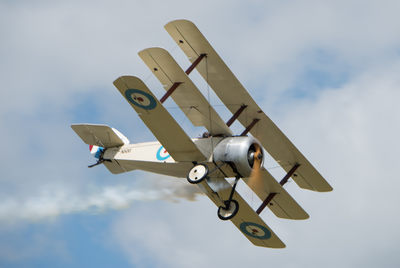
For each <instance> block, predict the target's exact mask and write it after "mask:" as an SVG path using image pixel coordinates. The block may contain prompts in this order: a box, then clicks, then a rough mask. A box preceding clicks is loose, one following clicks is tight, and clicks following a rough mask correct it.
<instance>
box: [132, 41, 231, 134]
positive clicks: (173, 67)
mask: <svg viewBox="0 0 400 268" xmlns="http://www.w3.org/2000/svg"><path fill="white" fill-rule="evenodd" d="M139 56H140V58H142V60H143V61H144V62H145V63H146V65H147V66H148V67H149V69H150V70H151V71H152V72H153V73H154V75H155V76H156V77H157V78H158V80H160V82H161V84H162V85H163V86H164V88H165V90H168V89H169V88H171V87H172V85H174V83H180V84H179V86H178V88H177V89H176V90H175V91H174V92H173V93H172V95H171V97H172V98H173V99H174V101H175V102H176V104H177V105H178V106H179V107H180V108H181V110H182V111H183V112H184V113H185V114H186V116H187V117H188V118H189V119H190V121H191V122H192V123H193V125H195V126H205V127H206V128H207V130H208V132H210V134H211V135H213V136H215V135H221V134H222V135H224V136H232V131H231V130H230V129H229V127H228V126H227V125H226V124H225V122H224V121H222V119H221V117H220V116H219V115H218V114H217V113H216V112H215V110H214V108H212V107H211V106H210V104H209V103H208V101H207V100H206V98H204V96H203V94H201V92H200V91H199V90H198V89H197V87H196V86H195V85H194V84H193V82H192V80H190V78H189V77H188V76H187V74H186V73H185V72H184V71H183V70H182V68H181V67H180V66H179V65H178V63H177V62H176V61H175V60H174V59H173V58H172V56H171V55H170V54H169V53H168V51H166V50H165V49H162V48H158V47H154V48H147V49H145V50H142V51H140V52H139Z"/></svg>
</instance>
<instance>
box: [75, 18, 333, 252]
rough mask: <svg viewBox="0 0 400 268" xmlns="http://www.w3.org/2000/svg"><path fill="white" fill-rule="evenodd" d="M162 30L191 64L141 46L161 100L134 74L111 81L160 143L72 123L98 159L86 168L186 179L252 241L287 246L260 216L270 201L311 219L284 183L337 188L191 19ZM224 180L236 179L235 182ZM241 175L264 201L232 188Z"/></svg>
mask: <svg viewBox="0 0 400 268" xmlns="http://www.w3.org/2000/svg"><path fill="white" fill-rule="evenodd" d="M165 29H166V30H167V32H168V33H169V34H170V35H171V37H172V38H173V39H174V41H175V42H176V43H177V44H178V46H179V47H180V48H181V49H182V50H183V52H184V53H185V54H186V55H187V57H188V58H189V60H190V62H191V63H192V64H191V66H190V67H189V68H188V69H187V70H186V71H183V70H182V69H181V67H180V66H179V65H178V64H177V62H176V61H175V60H174V59H173V58H172V56H171V55H170V54H169V53H168V52H167V51H166V50H164V49H162V48H158V47H155V48H148V49H145V50H143V51H141V52H139V56H140V57H141V59H142V60H143V61H144V62H145V64H146V65H147V66H148V67H149V68H150V70H151V71H152V72H153V74H154V75H155V76H156V77H157V78H158V79H159V80H160V82H161V84H162V85H163V86H164V88H165V89H166V93H165V95H164V96H163V97H162V98H161V99H160V100H157V98H156V97H155V96H154V95H153V93H152V92H151V91H150V90H149V89H148V88H147V86H146V85H145V84H144V83H143V82H142V81H141V80H140V79H139V78H137V77H134V76H121V77H119V78H118V79H117V80H115V81H114V85H115V86H116V88H117V89H118V90H119V92H120V93H121V94H122V96H124V97H125V99H126V100H127V101H128V102H129V104H130V105H131V106H132V107H133V109H135V111H136V112H137V113H138V115H139V117H140V118H141V119H142V120H143V122H144V123H145V124H146V126H147V127H148V128H149V129H150V130H151V132H152V133H153V134H154V136H155V137H156V138H157V140H158V141H157V142H148V143H140V144H130V143H129V140H128V139H127V138H126V137H125V136H124V135H123V134H121V133H120V132H119V131H117V130H116V129H114V128H110V127H108V126H105V125H93V124H76V125H72V126H71V127H72V129H73V130H74V131H75V132H76V133H77V134H78V135H79V136H80V137H81V138H82V140H83V141H84V142H85V143H87V144H89V146H90V150H91V152H92V153H93V154H94V155H95V157H96V158H98V161H97V163H96V164H94V165H91V166H89V167H93V166H95V165H99V164H104V165H105V166H106V167H107V168H108V170H109V171H110V172H111V173H114V174H118V173H122V172H127V171H131V170H135V169H140V170H145V171H149V172H154V173H158V174H163V175H168V176H175V177H186V178H187V180H188V181H189V183H192V184H197V185H198V186H199V187H200V189H201V191H202V192H204V193H205V194H206V195H207V196H208V197H209V198H210V199H211V201H212V202H214V203H215V204H216V205H217V206H218V217H219V218H220V219H222V220H231V221H232V222H233V224H234V225H235V226H236V227H237V228H239V230H240V231H241V232H242V233H243V234H244V235H245V236H246V237H247V239H249V240H250V241H251V242H252V243H253V244H254V245H257V246H262V247H271V248H283V247H285V244H284V243H283V242H282V241H281V240H280V239H279V238H278V236H277V235H276V234H275V233H274V232H273V231H272V230H271V228H269V227H268V225H267V224H266V223H265V222H264V221H263V220H262V219H261V218H260V216H259V214H260V213H261V211H262V210H263V209H264V208H265V207H266V206H268V207H269V209H271V211H272V212H273V213H274V214H275V215H276V216H277V217H280V218H285V219H295V220H300V219H307V218H308V217H309V216H308V214H307V212H305V211H304V210H303V208H302V207H301V206H300V205H299V204H298V203H297V202H296V201H295V200H294V199H293V198H292V197H291V196H290V195H289V194H288V193H287V192H286V190H285V189H284V188H283V187H282V186H283V185H284V184H285V183H286V182H287V181H288V179H289V178H293V180H294V181H295V182H296V183H297V185H298V186H299V187H301V188H304V189H308V190H312V191H318V192H326V191H331V190H332V187H331V186H330V185H329V184H328V182H327V181H326V180H325V179H324V178H323V177H322V176H321V175H320V173H319V172H318V171H317V170H316V169H315V168H314V167H313V166H312V165H311V163H310V162H309V161H308V160H307V159H306V158H305V157H304V156H303V155H302V153H300V151H299V150H298V149H297V148H296V147H295V146H294V145H293V144H292V143H291V142H290V141H289V139H288V138H287V137H286V136H285V135H284V134H283V133H282V132H281V131H280V130H279V128H278V127H277V126H276V125H275V124H274V123H273V122H272V121H271V119H270V118H269V117H268V116H267V115H265V114H264V112H263V111H262V110H261V109H260V107H259V106H258V105H257V104H256V103H255V101H254V100H253V99H252V98H251V97H250V95H249V94H248V92H247V91H246V90H245V89H244V87H243V86H242V84H241V83H240V82H239V81H238V79H237V78H236V77H235V76H234V74H233V73H232V72H231V71H230V69H229V68H228V67H227V66H226V64H225V63H224V62H223V60H222V59H221V58H220V56H219V55H218V54H217V53H216V52H215V50H214V49H213V48H212V47H211V45H210V44H209V42H208V41H207V39H206V38H205V37H204V36H203V34H202V33H201V32H200V31H199V30H198V28H197V27H196V26H195V25H194V24H193V23H192V22H190V21H187V20H175V21H172V22H169V23H168V24H167V25H166V26H165ZM194 69H197V71H198V72H199V73H200V75H201V76H202V77H203V78H204V79H205V80H206V81H207V83H208V84H209V85H210V87H211V88H212V89H213V90H214V91H215V93H216V94H217V96H218V97H219V98H220V99H221V101H222V102H223V103H224V104H225V106H226V107H227V108H228V109H229V110H230V111H231V112H232V117H231V118H230V119H229V120H228V121H227V122H226V123H225V122H224V121H223V120H222V119H221V117H220V116H219V115H218V114H217V113H216V111H215V110H214V109H213V107H211V105H210V104H209V102H208V101H207V100H206V98H205V97H204V96H203V95H202V93H201V92H200V91H199V90H198V88H197V87H196V86H195V84H194V83H193V82H192V81H191V80H190V78H189V76H188V75H189V73H190V72H191V71H192V70H194ZM169 97H172V98H173V100H174V101H175V102H176V104H177V105H178V106H179V107H180V108H181V109H182V111H183V112H184V113H185V115H186V116H187V117H188V118H189V120H190V121H191V122H192V123H193V125H195V126H204V127H205V128H206V129H207V132H206V133H205V134H204V135H203V137H202V138H195V139H191V138H189V137H188V135H187V134H186V133H185V132H184V130H183V129H182V128H181V127H180V125H179V124H178V123H177V122H176V121H175V120H174V118H173V117H172V116H171V115H170V113H169V112H168V111H167V110H166V109H165V108H164V106H163V104H162V103H163V102H164V101H165V100H166V99H167V98H169ZM235 120H238V121H239V122H240V123H241V124H242V125H243V126H244V127H245V129H244V130H243V132H242V133H241V134H240V135H234V134H233V133H232V131H231V129H230V126H231V125H232V123H233V122H234V121H235ZM249 133H250V134H251V136H249V135H248V134H249ZM263 148H265V150H266V151H267V152H268V153H269V154H270V155H271V156H272V157H273V158H274V159H275V160H276V161H277V162H278V163H279V164H280V165H281V166H282V168H283V169H284V170H285V171H286V172H287V174H286V176H284V178H283V179H282V180H281V181H280V182H277V181H276V180H275V178H274V177H273V176H272V175H271V174H270V173H269V172H268V171H267V170H266V169H265V168H264V167H263V161H264V158H265V156H264V154H265V153H264V149H263ZM226 178H235V181H234V183H233V185H231V184H230V183H229V182H228V181H227V180H226ZM239 179H243V181H244V182H245V183H247V184H248V186H249V187H250V188H251V189H252V190H253V191H254V192H255V194H256V195H257V196H258V197H259V198H260V199H261V200H263V202H262V204H261V206H260V207H259V208H258V209H257V210H256V211H254V210H253V209H252V208H251V207H250V206H249V205H248V204H247V202H246V201H245V200H244V199H243V198H242V197H241V196H240V195H239V193H238V192H237V191H235V188H236V185H237V183H238V181H239Z"/></svg>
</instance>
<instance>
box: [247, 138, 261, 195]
mask: <svg viewBox="0 0 400 268" xmlns="http://www.w3.org/2000/svg"><path fill="white" fill-rule="evenodd" d="M248 158H249V163H250V165H252V170H251V174H250V177H249V179H248V185H249V186H250V188H252V189H259V188H262V187H264V185H263V181H262V179H261V164H262V159H263V154H262V150H261V146H260V145H258V144H256V143H255V144H254V149H253V148H252V149H250V150H249V155H248Z"/></svg>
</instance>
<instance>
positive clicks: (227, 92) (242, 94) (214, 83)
mask: <svg viewBox="0 0 400 268" xmlns="http://www.w3.org/2000/svg"><path fill="white" fill-rule="evenodd" d="M165 29H166V30H167V32H168V33H169V34H170V35H171V37H172V38H173V39H174V40H175V42H176V43H177V44H178V45H179V47H180V48H181V49H182V50H183V51H184V52H185V54H186V55H187V56H188V58H189V60H190V61H192V62H193V61H194V60H196V59H197V57H198V56H199V55H201V54H207V61H201V62H200V63H199V64H198V65H197V67H196V69H197V70H198V71H199V73H200V74H201V75H202V76H203V78H204V79H206V81H207V82H208V83H209V84H210V86H211V87H212V88H213V89H214V91H215V93H216V94H217V95H218V97H219V98H220V99H221V100H222V102H223V103H224V104H225V105H226V106H227V107H228V109H229V110H230V111H231V112H232V113H235V112H236V111H237V110H238V109H239V108H240V107H241V106H243V105H246V106H247V107H246V108H245V112H243V113H241V114H240V115H239V117H238V120H239V121H240V123H241V124H243V125H244V126H245V127H247V126H249V125H250V124H251V122H254V120H255V119H257V120H258V122H257V124H256V126H255V127H254V128H252V129H251V131H250V133H251V134H252V135H253V136H254V137H256V138H257V139H258V140H259V141H260V142H261V143H262V145H263V146H264V147H265V149H266V150H267V151H268V152H269V153H270V154H271V155H272V157H274V159H275V160H276V161H277V162H278V163H279V164H280V165H281V166H282V167H283V168H284V169H285V170H286V171H287V172H288V171H289V170H290V169H291V168H292V167H293V166H294V165H295V164H300V167H299V168H298V169H297V171H296V173H295V174H294V175H293V179H294V180H295V182H296V183H297V184H298V185H299V186H300V187H301V188H305V189H309V190H314V191H320V192H325V191H331V190H332V187H331V186H330V185H329V183H328V182H327V181H326V180H325V179H324V178H323V177H322V176H321V174H320V173H319V172H318V171H317V170H316V169H315V168H314V167H313V166H312V164H311V163H310V162H309V161H308V160H307V159H306V158H305V157H304V156H303V154H302V153H301V152H300V151H299V150H298V149H297V148H296V147H295V146H294V145H293V143H292V142H291V141H290V140H289V139H288V138H287V137H286V136H285V135H284V134H283V133H282V132H281V131H280V129H279V128H278V127H277V126H276V125H275V124H274V122H272V120H271V119H270V118H269V117H268V116H267V115H265V114H264V112H263V111H262V110H261V109H260V107H259V106H258V105H257V104H256V103H255V101H254V100H253V99H252V98H251V96H250V95H249V93H248V92H247V91H246V90H245V89H244V87H243V85H242V84H241V83H240V82H239V80H238V79H237V78H236V77H235V75H234V74H233V73H232V71H231V70H230V69H229V68H228V67H227V66H226V64H225V63H224V62H223V60H222V59H221V58H220V56H219V55H218V54H217V53H216V52H215V50H214V49H213V48H212V47H211V45H210V44H209V42H208V41H207V39H206V38H205V37H204V36H203V34H202V33H201V32H200V31H199V29H198V28H197V27H196V26H195V25H194V24H193V23H192V22H190V21H187V20H176V21H172V22H170V23H168V24H167V25H165Z"/></svg>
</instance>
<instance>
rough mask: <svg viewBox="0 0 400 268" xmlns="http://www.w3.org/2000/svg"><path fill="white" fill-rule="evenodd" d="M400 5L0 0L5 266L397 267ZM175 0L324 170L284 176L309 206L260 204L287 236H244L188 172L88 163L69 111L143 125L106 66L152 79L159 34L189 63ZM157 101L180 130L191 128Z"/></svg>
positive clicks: (131, 131) (145, 134)
mask: <svg viewBox="0 0 400 268" xmlns="http://www.w3.org/2000/svg"><path fill="white" fill-rule="evenodd" d="M398 10H400V5H399V3H398V1H389V0H387V1H357V0H351V1H317V0H298V1H279V2H277V1H246V2H244V1H218V2H215V1H208V0H206V1H202V2H201V3H199V2H191V1H168V2H166V1H146V2H144V1H127V0H118V1H46V0H42V1H35V2H31V1H1V2H0V36H2V42H0V58H1V61H0V81H1V82H2V89H1V90H0V104H1V105H0V125H1V128H0V129H1V132H0V137H1V139H2V141H3V144H2V154H1V155H0V161H1V163H2V165H1V167H2V168H1V176H0V201H1V202H0V266H1V267H88V266H100V267H110V266H118V267H188V266H190V267H204V266H211V267H213V266H222V265H223V266H228V265H229V266H231V267H242V266H244V265H247V266H256V265H257V266H261V265H275V266H276V265H279V266H283V267H321V266H324V267H338V266H341V267H355V266H364V267H376V266H378V265H379V266H385V267H398V266H399V264H400V257H399V256H398V254H397V252H396V249H397V244H398V241H399V239H400V231H399V230H398V226H399V225H400V216H399V215H398V214H399V213H397V211H398V208H397V206H396V204H398V203H399V202H400V197H399V196H398V194H397V189H398V188H399V187H400V182H399V180H398V179H397V177H398V176H397V169H396V167H397V158H398V156H397V152H398V151H399V149H400V146H399V144H398V142H397V140H398V137H399V134H400V111H399V108H398V100H399V99H400V90H399V88H400V78H399V75H398V74H399V73H400V55H399V51H400V50H399V48H400V35H399V32H400V20H399V19H398ZM178 18H186V19H190V20H192V21H194V22H195V23H196V24H197V26H198V27H199V28H200V30H201V31H202V32H203V34H204V35H205V36H206V37H207V38H208V40H209V41H210V43H211V44H212V45H213V46H214V48H215V49H216V50H217V52H218V53H219V54H220V55H221V56H222V58H223V59H224V60H225V62H226V63H227V64H228V66H230V67H231V69H232V71H233V72H234V73H235V74H236V76H237V77H238V78H239V80H240V81H241V82H242V83H243V84H244V86H245V87H246V88H247V89H248V90H249V92H250V93H251V94H252V95H253V96H254V98H255V99H256V101H257V103H258V104H259V105H260V107H262V108H263V110H264V111H265V112H266V113H267V114H268V115H269V116H270V117H271V118H272V119H273V121H275V122H276V123H277V125H278V126H279V127H280V128H281V129H282V130H283V131H284V132H285V133H286V134H287V136H288V137H289V138H290V139H291V140H292V141H293V142H294V143H295V144H296V146H297V147H298V148H299V149H300V150H301V151H302V152H303V153H304V154H305V155H306V156H307V158H308V159H309V160H310V161H311V162H312V163H313V164H314V165H315V166H316V167H317V169H318V170H319V171H320V172H321V173H322V174H323V175H324V177H325V178H326V179H327V180H328V181H329V182H330V184H331V185H332V186H333V188H334V191H333V192H331V193H326V194H320V193H314V192H310V191H305V190H300V189H299V188H298V187H297V185H295V184H294V183H288V185H287V190H288V192H289V193H290V194H292V195H293V196H294V198H295V199H296V200H297V201H298V203H299V204H300V205H301V206H302V207H303V208H304V209H305V210H306V211H307V212H308V213H309V214H310V216H311V217H310V219H308V220H306V221H288V220H282V219H277V218H276V217H275V216H274V215H272V214H271V213H270V212H269V211H266V212H263V214H262V218H263V219H264V220H265V221H266V222H267V223H268V225H270V226H271V228H272V229H273V230H274V231H275V232H276V233H277V235H278V236H279V237H280V238H281V239H282V240H283V241H284V242H285V243H286V245H287V248H286V249H284V250H271V249H265V248H257V247H254V246H253V245H251V244H250V243H249V242H248V241H247V240H246V239H245V238H244V237H243V236H242V235H241V234H240V233H239V232H238V231H237V230H236V228H235V227H234V226H233V225H232V224H231V223H229V222H221V221H220V220H219V219H218V218H217V216H216V208H215V206H214V205H213V204H212V203H211V202H210V201H209V200H208V199H207V198H205V197H204V196H197V195H196V190H195V189H194V188H192V187H191V186H190V185H188V184H187V183H186V180H185V179H176V178H169V177H164V176H157V175H152V174H148V173H145V172H141V171H134V172H130V173H126V174H121V175H117V176H116V175H112V174H110V173H109V172H108V171H107V170H106V169H105V168H104V167H97V168H93V169H88V168H87V165H88V164H91V163H94V159H93V158H92V157H91V156H90V155H89V150H88V148H87V146H86V145H85V144H83V143H82V142H81V140H80V139H79V137H77V136H76V135H75V133H74V132H73V131H72V130H71V129H70V124H72V123H80V122H82V123H104V124H107V125H110V126H112V127H115V128H117V129H118V130H120V131H121V132H122V133H124V134H125V135H126V136H127V137H128V138H129V139H130V141H131V142H144V141H151V140H154V137H153V136H152V134H151V133H150V131H149V130H147V129H146V127H145V125H144V124H143V123H142V122H141V121H140V119H139V118H138V116H137V115H136V113H135V112H134V111H133V110H132V109H131V107H130V106H129V105H128V104H127V103H126V101H125V100H124V99H123V98H122V97H121V95H120V93H119V92H118V91H117V90H116V89H115V88H114V86H113V85H112V82H113V81H114V80H115V79H116V78H117V77H118V76H120V75H125V74H131V75H137V76H139V77H141V78H142V79H143V80H144V81H145V82H146V84H147V85H148V86H149V87H150V88H151V90H152V91H153V92H154V93H155V94H156V95H157V96H162V93H163V89H162V88H161V86H160V84H159V83H158V81H157V80H156V78H154V77H152V75H151V72H150V71H148V70H147V67H146V66H145V64H143V63H142V62H141V60H140V58H139V57H138V56H137V52H138V51H140V50H142V49H144V48H146V47H151V46H161V47H164V48H166V49H167V50H169V51H170V52H171V54H172V55H173V56H174V57H175V58H176V59H177V61H178V62H179V63H180V64H181V66H182V67H183V68H186V67H187V66H188V65H189V62H188V61H187V59H186V58H185V57H184V55H183V53H182V52H181V51H180V50H179V48H177V47H176V45H175V44H174V42H173V40H172V39H171V38H170V37H169V36H168V34H167V33H166V32H165V30H164V29H163V26H164V25H165V24H166V23H167V22H169V21H170V20H173V19H178ZM191 78H192V79H193V80H194V81H195V82H196V83H197V85H198V87H199V88H200V90H202V92H203V93H207V86H206V84H205V82H204V81H203V80H202V79H201V78H200V77H199V75H198V74H196V73H193V75H191ZM212 103H213V104H215V105H216V108H215V109H216V110H217V111H218V112H220V113H221V115H222V117H223V118H224V119H228V118H229V116H230V115H229V113H228V112H227V110H226V109H225V108H224V107H223V106H221V103H220V101H219V100H218V99H217V98H216V97H215V95H212ZM166 106H167V107H168V109H169V111H170V112H171V113H172V114H173V115H174V116H175V117H176V119H177V121H178V122H180V123H181V124H182V125H183V126H184V128H185V130H186V131H187V132H188V133H189V134H190V135H191V136H198V135H199V134H200V133H201V132H202V129H201V128H194V127H192V126H191V125H190V121H189V120H188V119H187V118H185V117H184V115H183V114H182V113H181V112H180V111H179V110H178V109H176V107H174V104H173V102H167V103H166ZM234 130H235V131H236V132H239V131H241V130H242V127H241V126H240V125H238V124H235V125H234ZM275 165H276V163H273V162H272V161H269V162H268V163H267V167H274V166H275ZM271 172H272V173H273V174H274V175H276V176H277V178H279V177H280V176H282V171H281V170H279V169H276V168H275V169H271ZM239 186H240V187H239V190H240V191H241V193H243V194H244V195H245V196H246V197H247V199H248V201H249V202H250V203H251V205H252V206H257V205H258V200H257V199H256V198H254V195H252V194H251V193H250V192H249V190H248V189H247V188H246V187H245V186H244V185H239ZM193 196H195V197H196V199H197V201H190V200H189V199H192V198H193Z"/></svg>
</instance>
